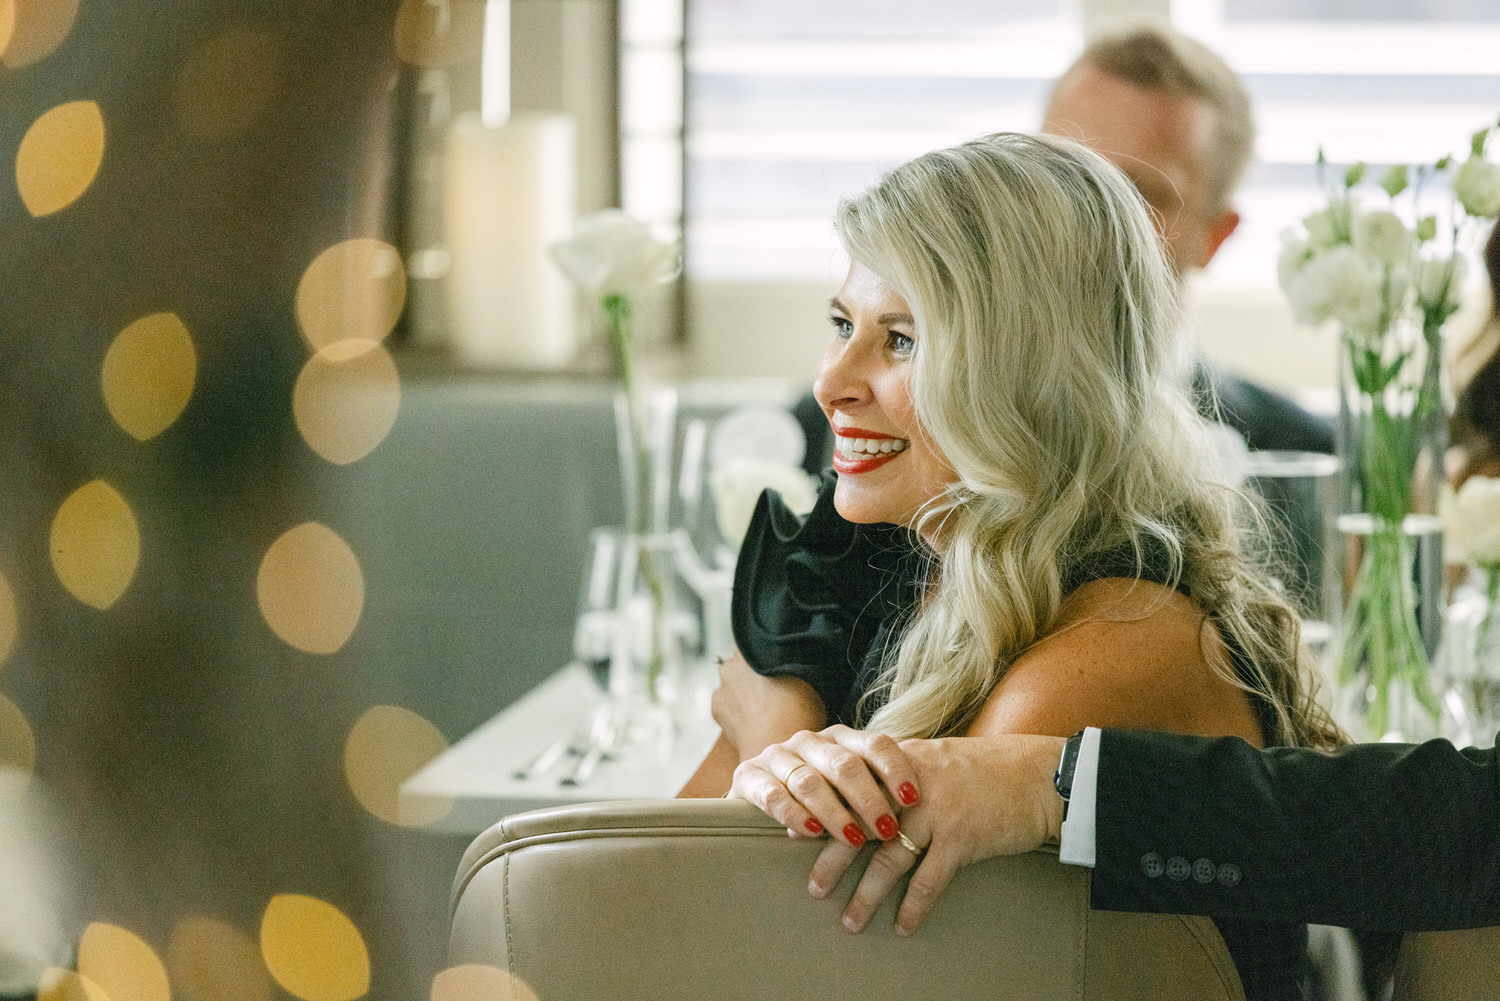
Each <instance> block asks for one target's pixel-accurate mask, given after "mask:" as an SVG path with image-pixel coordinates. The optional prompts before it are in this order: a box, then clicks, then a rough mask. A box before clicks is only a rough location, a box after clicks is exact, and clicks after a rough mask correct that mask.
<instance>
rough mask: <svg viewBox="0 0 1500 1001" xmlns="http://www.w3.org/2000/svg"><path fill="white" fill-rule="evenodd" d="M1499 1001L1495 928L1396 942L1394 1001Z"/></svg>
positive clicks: (1499, 937) (1498, 931) (1499, 940)
mask: <svg viewBox="0 0 1500 1001" xmlns="http://www.w3.org/2000/svg"><path fill="white" fill-rule="evenodd" d="M1492 998H1500V928H1473V929H1470V930H1468V931H1424V932H1414V933H1412V934H1409V935H1407V936H1405V937H1404V938H1403V939H1402V940H1401V952H1400V954H1399V955H1398V956H1397V957H1396V990H1395V992H1394V995H1393V1001H1481V999H1492Z"/></svg>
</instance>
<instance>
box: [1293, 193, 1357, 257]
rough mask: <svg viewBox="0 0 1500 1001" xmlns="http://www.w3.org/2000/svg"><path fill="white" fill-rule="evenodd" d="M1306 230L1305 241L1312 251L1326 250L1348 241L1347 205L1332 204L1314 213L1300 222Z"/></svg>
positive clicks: (1343, 203)
mask: <svg viewBox="0 0 1500 1001" xmlns="http://www.w3.org/2000/svg"><path fill="white" fill-rule="evenodd" d="M1302 226H1303V228H1304V229H1306V230H1307V239H1308V241H1309V242H1311V243H1312V246H1313V249H1314V250H1328V249H1329V248H1331V247H1336V246H1338V245H1339V244H1341V243H1347V242H1348V241H1349V205H1348V203H1347V202H1334V203H1333V204H1332V205H1330V206H1328V207H1327V208H1326V209H1323V210H1322V211H1321V212H1314V213H1313V214H1312V215H1310V216H1308V217H1307V218H1306V219H1303V220H1302Z"/></svg>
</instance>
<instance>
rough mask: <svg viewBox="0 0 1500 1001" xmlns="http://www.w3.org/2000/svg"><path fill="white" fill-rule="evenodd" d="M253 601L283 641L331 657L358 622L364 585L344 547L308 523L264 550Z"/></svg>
mask: <svg viewBox="0 0 1500 1001" xmlns="http://www.w3.org/2000/svg"><path fill="white" fill-rule="evenodd" d="M256 597H257V598H258V599H259V602H260V612H261V615H263V616H265V619H266V624H267V625H269V626H270V627H271V631H272V632H274V633H275V634H276V635H277V636H279V637H281V639H282V640H283V641H284V642H286V643H287V644H289V645H291V646H294V647H296V648H297V649H298V650H305V651H307V652H308V653H333V652H334V651H336V650H338V649H339V648H340V647H342V646H343V645H344V643H345V642H347V641H348V639H349V637H350V636H351V635H353V633H354V627H355V626H357V625H358V624H359V616H360V613H361V612H362V611H363V610H364V604H365V581H364V577H363V575H362V574H361V573H360V569H359V560H357V559H356V558H355V556H354V551H353V550H351V549H350V548H349V544H348V543H346V542H345V541H344V540H343V539H341V538H340V537H339V535H338V533H337V532H335V531H333V529H331V528H328V527H327V526H326V525H321V524H319V523H318V522H315V521H310V522H307V523H306V524H302V525H298V526H297V527H296V528H293V529H291V530H290V531H288V532H287V533H286V534H284V535H283V536H282V537H281V538H279V539H277V540H276V541H275V542H273V543H272V544H271V548H270V549H269V550H267V551H266V555H265V558H264V559H262V560H261V563H260V574H259V576H258V577H257V579H256Z"/></svg>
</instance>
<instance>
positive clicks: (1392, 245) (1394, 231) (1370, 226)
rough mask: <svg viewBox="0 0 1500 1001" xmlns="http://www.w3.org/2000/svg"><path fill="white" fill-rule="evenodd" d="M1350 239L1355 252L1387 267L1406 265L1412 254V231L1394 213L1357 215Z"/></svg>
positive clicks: (1351, 224) (1351, 225)
mask: <svg viewBox="0 0 1500 1001" xmlns="http://www.w3.org/2000/svg"><path fill="white" fill-rule="evenodd" d="M1349 240H1350V242H1351V243H1352V244H1354V249H1355V250H1357V251H1359V252H1360V253H1361V254H1363V255H1364V256H1365V257H1367V258H1369V259H1370V260H1372V261H1374V262H1375V263H1376V264H1383V265H1385V266H1386V267H1396V266H1398V265H1401V264H1404V263H1405V262H1406V260H1407V258H1408V256H1410V254H1411V247H1412V237H1411V232H1410V231H1409V230H1408V229H1407V228H1406V224H1405V223H1404V222H1402V221H1401V220H1400V219H1399V218H1398V217H1397V216H1396V215H1395V214H1394V213H1391V212H1361V213H1359V214H1358V215H1356V216H1355V217H1354V219H1353V220H1352V222H1351V223H1350V226H1349Z"/></svg>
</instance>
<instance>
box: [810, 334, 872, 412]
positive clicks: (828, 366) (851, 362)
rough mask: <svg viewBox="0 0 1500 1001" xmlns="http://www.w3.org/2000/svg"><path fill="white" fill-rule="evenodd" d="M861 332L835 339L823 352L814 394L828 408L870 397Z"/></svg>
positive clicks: (849, 404) (820, 403) (866, 362)
mask: <svg viewBox="0 0 1500 1001" xmlns="http://www.w3.org/2000/svg"><path fill="white" fill-rule="evenodd" d="M866 355H867V352H866V351H865V350H864V345H863V344H861V343H860V339H859V338H858V336H854V337H850V338H849V339H848V340H835V341H834V342H833V343H832V344H830V345H829V346H828V351H827V353H826V354H824V355H823V363H822V364H821V365H819V366H818V377H817V378H816V379H814V380H813V396H815V397H816V398H817V400H818V403H819V405H821V406H822V407H824V408H825V409H828V410H833V409H836V408H839V407H848V406H852V405H854V404H856V403H859V402H861V401H863V400H865V399H868V398H869V395H870V381H869V372H868V367H869V366H868V363H869V359H868V357H866Z"/></svg>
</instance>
